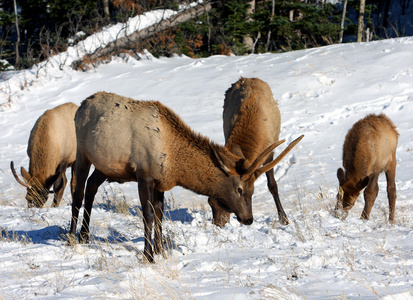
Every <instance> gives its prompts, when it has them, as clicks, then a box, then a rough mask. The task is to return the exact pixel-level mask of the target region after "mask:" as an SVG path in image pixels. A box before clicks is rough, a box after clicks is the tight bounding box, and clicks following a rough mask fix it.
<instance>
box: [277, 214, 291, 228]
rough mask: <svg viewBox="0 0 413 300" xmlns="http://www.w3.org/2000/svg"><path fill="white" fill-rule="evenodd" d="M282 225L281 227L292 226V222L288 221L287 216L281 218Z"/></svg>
mask: <svg viewBox="0 0 413 300" xmlns="http://www.w3.org/2000/svg"><path fill="white" fill-rule="evenodd" d="M279 219H280V223H281V225H284V226H285V225H288V224H290V221H288V219H287V217H286V216H280V218H279Z"/></svg>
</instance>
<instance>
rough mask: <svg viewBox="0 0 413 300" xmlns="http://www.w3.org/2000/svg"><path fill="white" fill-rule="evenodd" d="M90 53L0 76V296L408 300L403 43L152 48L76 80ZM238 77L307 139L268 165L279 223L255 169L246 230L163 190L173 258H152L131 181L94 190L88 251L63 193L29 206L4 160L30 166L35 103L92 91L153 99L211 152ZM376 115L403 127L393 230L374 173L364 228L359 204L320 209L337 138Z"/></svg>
mask: <svg viewBox="0 0 413 300" xmlns="http://www.w3.org/2000/svg"><path fill="white" fill-rule="evenodd" d="M108 30H110V29H108ZM114 36H115V35H114ZM97 40H99V41H101V42H102V40H103V38H101V39H97ZM95 41H96V40H95ZM105 42H107V41H106V40H105ZM93 46H94V45H93V42H92V41H91V40H90V39H87V40H85V42H84V43H83V44H82V45H78V46H77V47H74V48H71V49H69V51H68V52H66V53H64V54H62V55H61V56H58V57H55V58H54V59H52V60H50V61H49V62H48V63H47V64H44V65H42V66H41V68H39V69H36V68H33V69H31V70H29V71H26V72H19V73H10V74H3V77H4V78H7V80H3V81H2V82H1V83H0V91H1V93H2V96H1V97H2V98H1V99H0V103H2V106H1V108H0V116H1V117H0V205H1V209H0V228H1V236H0V299H3V298H4V299H33V298H35V299H57V298H58V299H62V298H63V299H170V298H172V299H347V298H348V299H356V298H357V299H376V298H380V299H386V300H390V299H413V219H412V209H413V202H412V200H413V189H412V186H413V181H412V169H413V122H412V117H413V51H412V49H413V38H401V39H392V40H385V41H381V42H373V43H368V44H344V45H333V46H328V47H322V48H316V49H310V50H306V51H296V52H289V53H283V54H261V55H249V56H242V57H237V56H232V57H227V56H213V57H210V58H205V59H190V58H188V57H174V58H160V59H156V58H153V57H152V56H150V54H148V53H147V54H143V55H142V59H141V60H135V59H133V58H130V57H129V58H127V59H125V58H115V59H114V60H113V61H112V62H111V63H109V64H107V65H100V66H99V67H98V68H96V69H93V70H90V71H88V72H83V73H82V72H76V71H73V70H71V69H70V68H69V67H68V66H69V65H70V63H71V61H73V60H75V59H77V58H79V56H78V55H79V53H80V54H81V53H82V51H83V50H82V51H80V50H79V49H91V48H88V47H93ZM63 55H65V56H64V57H65V59H62V57H63ZM81 55H83V54H81ZM57 62H58V63H57ZM240 76H243V77H259V78H261V79H262V80H264V81H266V82H267V83H268V84H269V85H270V87H271V88H272V90H273V93H274V98H275V99H277V101H278V103H279V107H280V110H281V115H282V129H281V138H285V139H287V142H290V141H291V140H293V139H294V138H296V137H298V136H299V135H301V134H305V137H304V139H303V140H302V141H301V142H300V144H299V145H298V146H297V147H295V148H294V149H293V150H292V151H291V152H290V153H289V155H288V156H287V157H286V158H285V159H284V160H283V161H282V162H281V163H280V164H279V165H278V166H277V167H276V168H275V175H276V179H277V180H278V184H279V190H280V197H281V201H282V202H283V205H284V208H285V210H286V213H287V215H288V217H289V219H290V225H288V226H282V225H281V224H280V223H279V222H278V217H277V213H276V209H275V205H274V201H273V199H272V197H271V194H270V193H269V192H268V190H267V187H266V180H265V176H262V177H260V178H259V179H258V180H257V182H256V189H255V194H254V196H253V212H254V223H253V224H252V225H251V226H244V225H241V224H239V223H238V222H237V220H236V218H233V219H232V220H231V222H230V224H228V225H227V226H226V227H224V228H222V229H220V228H217V227H215V226H214V225H212V224H211V219H212V213H211V211H210V209H209V206H208V203H207V199H206V197H204V196H198V195H196V194H194V193H192V192H190V191H187V190H184V189H182V188H174V189H172V190H171V191H170V192H167V193H166V198H167V199H166V203H167V206H166V211H167V215H166V217H165V219H164V223H163V228H164V236H165V240H166V242H167V244H168V256H167V257H166V258H163V257H161V256H157V257H156V258H155V259H156V263H155V264H153V265H148V264H145V263H144V262H143V261H142V260H141V258H142V254H141V251H143V244H144V240H143V220H142V217H141V213H140V202H139V197H138V194H137V185H136V183H127V184H123V185H119V184H116V183H111V184H108V183H105V184H104V185H102V186H101V188H100V190H99V193H98V195H97V197H96V201H95V204H94V208H93V212H92V218H91V236H92V240H91V242H90V244H88V245H77V246H75V247H68V246H66V242H65V236H64V235H65V234H66V233H67V232H68V229H69V224H70V217H71V197H70V195H69V189H68V188H66V193H65V196H64V199H63V201H62V204H61V205H60V207H59V208H51V207H50V204H51V199H49V201H48V203H47V204H46V206H45V207H44V208H42V209H37V208H31V209H28V208H27V204H26V201H25V199H24V196H25V189H24V188H23V187H22V186H21V185H19V184H18V183H17V182H16V181H15V180H14V178H13V176H12V174H11V171H10V169H9V163H10V161H11V160H13V161H14V162H15V165H16V167H19V166H25V167H26V168H27V167H28V163H29V159H28V157H27V154H26V147H27V140H28V137H29V133H30V130H31V128H32V126H33V125H34V122H35V120H36V119H37V118H38V117H39V116H40V115H41V114H42V113H43V112H44V111H45V110H46V109H49V108H52V107H55V106H57V105H59V104H62V103H65V102H69V101H72V102H74V103H77V104H79V103H80V102H81V101H82V100H83V99H85V98H86V97H88V96H89V95H91V94H93V93H94V92H97V91H107V92H114V93H117V94H120V95H124V96H128V97H132V98H135V99H143V100H145V99H146V100H159V101H161V102H162V103H164V104H165V105H167V106H169V107H171V108H172V109H174V110H175V111H176V112H177V113H178V114H179V115H180V116H181V117H182V118H183V119H184V120H185V121H186V122H187V123H188V124H189V125H190V126H191V127H192V128H193V129H195V130H196V131H199V132H201V133H202V134H204V135H206V136H208V137H210V138H212V139H213V140H215V141H217V142H219V143H221V144H222V143H224V136H223V132H222V105H223V99H224V93H225V91H226V90H227V89H228V88H229V87H230V86H231V84H232V83H234V82H235V81H237V80H238V79H239V78H240ZM22 87H24V88H23V89H21V88H22ZM9 100H11V101H9ZM381 112H383V113H385V114H387V115H388V116H389V117H390V118H391V119H392V120H393V121H394V123H395V124H396V126H397V128H398V131H399V133H400V138H399V145H398V148H397V161H398V166H397V176H396V184H397V194H398V199H397V204H396V222H395V224H394V225H392V224H389V222H388V201H387V195H386V182H385V176H384V175H382V176H381V177H380V179H379V186H380V192H379V195H378V198H377V200H376V203H375V206H374V207H373V210H372V214H371V220H370V221H363V220H361V219H360V214H361V211H362V208H363V205H364V200H363V198H359V200H358V201H357V204H356V205H355V207H354V208H353V209H352V210H351V211H350V214H349V217H348V218H347V219H346V220H344V221H343V220H340V219H337V218H335V217H334V216H333V214H332V212H331V211H332V208H333V207H334V204H335V195H336V192H337V183H338V180H337V178H336V171H337V168H338V167H340V166H341V151H342V144H343V142H344V137H345V134H346V133H347V131H348V129H349V128H350V127H351V126H352V124H353V123H355V122H356V121H357V120H359V119H361V118H363V117H364V116H365V115H366V114H369V113H381ZM284 147H285V146H284V145H283V146H280V147H279V148H280V149H276V153H279V152H280V151H281V150H282V149H283V148H284ZM81 213H82V212H81Z"/></svg>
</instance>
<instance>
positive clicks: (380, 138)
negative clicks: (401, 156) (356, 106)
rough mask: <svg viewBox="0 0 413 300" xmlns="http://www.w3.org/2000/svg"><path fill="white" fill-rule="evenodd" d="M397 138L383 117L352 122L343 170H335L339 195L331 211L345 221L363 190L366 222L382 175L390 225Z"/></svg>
mask: <svg viewBox="0 0 413 300" xmlns="http://www.w3.org/2000/svg"><path fill="white" fill-rule="evenodd" d="M398 136H399V134H398V133H397V130H396V126H394V124H393V122H392V121H391V120H390V119H389V118H388V117H387V116H386V115H384V114H380V115H374V114H370V115H368V116H366V117H365V118H364V119H361V120H359V121H358V122H356V123H355V124H354V125H353V127H352V128H351V129H350V130H349V132H348V133H347V135H346V138H345V141H344V146H343V167H344V169H345V171H344V170H343V169H342V168H339V169H338V170H337V178H338V181H339V184H340V191H339V193H338V194H337V205H336V208H335V211H336V212H337V213H343V217H344V218H345V217H346V216H347V214H348V211H349V210H350V209H351V208H352V207H353V206H354V204H355V202H356V200H357V198H358V196H359V195H360V193H361V191H362V190H363V189H365V190H364V202H365V204H364V209H363V212H362V214H361V218H362V219H366V220H368V219H369V218H370V212H371V209H372V207H373V204H374V201H375V200H376V197H377V194H378V192H379V186H378V184H377V180H378V178H379V174H380V173H382V172H384V173H385V174H386V179H387V197H388V199H389V211H390V212H389V220H390V221H391V222H392V221H394V211H395V206H396V197H397V196H396V184H395V175H396V164H397V162H396V148H397V140H398Z"/></svg>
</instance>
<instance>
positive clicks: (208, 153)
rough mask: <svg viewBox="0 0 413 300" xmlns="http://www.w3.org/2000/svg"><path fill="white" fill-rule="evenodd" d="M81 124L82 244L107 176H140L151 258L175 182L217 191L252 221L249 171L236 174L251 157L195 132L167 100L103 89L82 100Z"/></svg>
mask: <svg viewBox="0 0 413 300" xmlns="http://www.w3.org/2000/svg"><path fill="white" fill-rule="evenodd" d="M75 123H76V136H77V141H78V144H77V145H78V146H77V155H76V165H77V166H76V176H77V184H76V189H75V192H74V194H73V206H72V223H71V228H70V233H71V235H72V236H74V235H75V234H76V226H77V220H78V216H79V210H80V207H81V205H82V201H83V197H84V198H85V213H84V217H83V225H82V229H81V231H80V240H81V241H82V242H87V241H88V239H89V222H90V213H91V209H92V204H93V200H94V197H95V194H96V192H97V189H98V187H99V186H100V185H101V184H102V183H103V182H104V181H105V180H109V181H116V182H126V181H137V182H138V187H139V197H140V199H141V203H142V210H143V216H144V226H145V250H144V255H145V258H146V259H147V260H148V261H150V262H152V261H153V251H152V244H151V238H152V231H153V230H152V226H153V223H154V222H155V239H154V252H155V253H162V252H163V246H162V216H163V194H164V192H165V191H168V190H170V189H172V188H173V187H174V186H176V185H178V186H182V187H184V188H186V189H189V190H191V191H194V192H195V193H198V194H202V195H207V196H212V197H214V198H215V199H217V200H216V201H217V203H218V204H219V205H220V207H223V208H225V210H226V211H229V212H233V213H235V214H236V215H237V217H238V220H239V222H241V223H243V224H246V225H249V224H251V223H252V222H253V216H252V208H251V195H250V194H248V193H243V188H244V186H245V185H246V184H247V183H246V181H245V179H243V176H244V175H245V174H244V173H243V174H240V173H239V172H238V167H239V166H240V165H242V163H243V162H244V161H245V159H244V158H242V157H239V156H238V155H236V154H234V153H232V152H231V151H229V150H228V149H227V148H226V147H222V146H219V145H217V144H215V143H213V142H211V141H210V140H209V139H208V138H206V137H203V136H202V135H200V134H198V133H195V132H194V131H192V130H191V129H190V128H189V126H188V125H186V124H185V123H184V122H183V121H182V120H181V119H180V118H179V116H178V115H177V114H175V113H174V112H173V111H172V110H170V109H169V108H167V107H165V106H163V105H162V104H161V103H159V102H156V101H136V100H133V99H130V98H126V97H122V96H118V95H116V94H111V93H105V92H100V93H96V94H94V95H92V96H91V97H89V98H88V99H86V100H84V101H83V102H82V104H81V106H80V108H79V109H78V111H77V113H76V117H75ZM276 146H277V144H274V145H270V147H268V148H267V149H265V151H264V152H263V155H261V156H259V157H258V159H257V160H258V161H257V162H256V163H255V165H257V166H260V165H262V161H263V160H264V159H265V158H266V157H267V156H268V153H269V152H271V151H272V150H273V149H274V148H275V147H276ZM92 164H93V165H94V166H95V171H94V172H93V174H92V175H91V176H90V177H89V179H88V180H87V186H86V191H85V184H86V179H87V177H88V174H89V169H90V167H91V165H92ZM267 167H268V166H267ZM269 167H271V166H269ZM241 169H242V168H241ZM265 171H266V170H264V169H262V168H259V169H258V168H257V169H256V170H255V169H251V170H249V172H250V174H249V175H248V176H247V177H248V178H250V177H254V178H257V177H258V176H259V174H261V173H262V172H265ZM250 182H251V181H248V184H250Z"/></svg>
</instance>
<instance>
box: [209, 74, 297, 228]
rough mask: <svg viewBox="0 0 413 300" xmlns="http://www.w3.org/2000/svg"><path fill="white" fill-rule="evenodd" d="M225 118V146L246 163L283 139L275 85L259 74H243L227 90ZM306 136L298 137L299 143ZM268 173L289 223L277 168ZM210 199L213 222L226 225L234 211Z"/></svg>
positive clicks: (250, 189)
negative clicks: (272, 85) (282, 200)
mask: <svg viewBox="0 0 413 300" xmlns="http://www.w3.org/2000/svg"><path fill="white" fill-rule="evenodd" d="M223 119H224V135H225V147H226V148H227V149H228V150H230V151H232V152H233V153H235V154H237V155H238V156H241V157H243V159H244V167H248V166H250V165H252V164H253V162H254V161H255V160H256V158H257V157H258V156H259V155H260V154H261V153H262V152H263V151H264V150H265V149H266V148H267V147H268V146H269V145H271V144H273V143H275V142H277V141H278V140H279V136H280V128H281V114H280V110H279V109H278V105H277V102H276V101H275V100H274V98H273V94H272V91H271V88H270V87H269V86H268V84H267V83H266V82H264V81H262V80H260V79H258V78H241V79H239V80H238V81H237V82H236V83H234V84H233V85H232V86H231V88H229V89H228V90H227V91H226V93H225V100H224V112H223ZM302 137H303V136H301V137H300V138H299V139H297V143H298V141H300V140H301V139H302ZM287 153H288V151H287V152H284V153H283V154H282V155H280V157H281V158H282V157H283V156H285V155H286V154H287ZM273 156H274V153H269V154H268V155H267V157H265V159H264V161H263V163H264V164H267V163H269V162H271V161H272V160H273ZM265 175H266V176H267V186H268V189H269V190H270V192H271V194H272V196H273V198H274V201H275V205H276V207H277V211H278V217H279V220H280V222H281V224H283V225H287V224H288V223H289V222H288V218H287V215H286V213H285V212H284V209H283V207H282V205H281V201H280V197H279V196H278V186H277V182H276V181H275V178H274V171H273V168H271V169H268V170H267V171H266V173H265ZM254 181H255V178H252V179H249V180H248V179H246V182H247V184H248V189H247V190H248V192H249V193H250V194H251V195H252V194H253V192H254ZM208 203H209V204H210V206H211V208H212V214H213V221H212V222H213V223H214V224H215V225H217V226H219V227H223V226H225V224H226V223H227V222H228V221H229V217H230V213H229V212H228V211H227V210H226V209H225V208H224V207H221V206H220V205H219V202H218V201H217V199H215V198H213V197H210V198H209V199H208Z"/></svg>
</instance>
